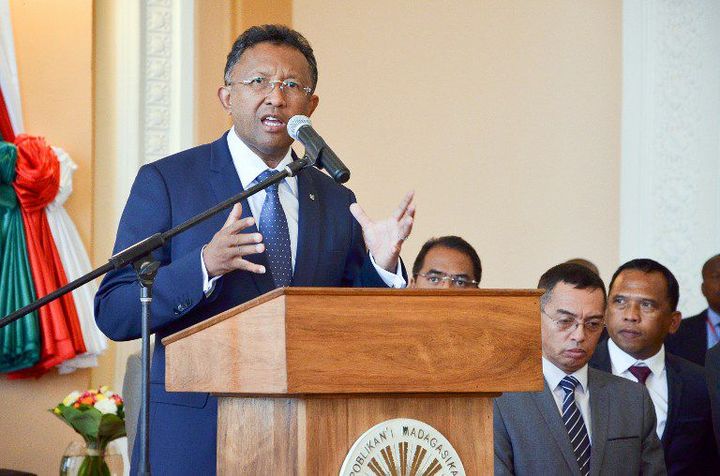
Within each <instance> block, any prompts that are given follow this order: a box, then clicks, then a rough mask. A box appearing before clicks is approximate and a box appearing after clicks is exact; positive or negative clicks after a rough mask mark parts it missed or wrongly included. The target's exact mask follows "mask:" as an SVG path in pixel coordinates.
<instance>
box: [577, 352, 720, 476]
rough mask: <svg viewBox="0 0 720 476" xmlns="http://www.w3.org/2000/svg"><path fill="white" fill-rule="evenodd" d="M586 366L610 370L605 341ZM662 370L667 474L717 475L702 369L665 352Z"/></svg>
mask: <svg viewBox="0 0 720 476" xmlns="http://www.w3.org/2000/svg"><path fill="white" fill-rule="evenodd" d="M590 366H591V367H594V368H596V369H599V370H604V371H606V372H611V371H612V370H611V369H612V366H611V363H610V352H609V351H608V343H607V341H605V342H602V343H600V344H598V346H597V348H596V349H595V353H594V354H593V356H592V359H590ZM665 368H666V369H667V380H668V412H667V415H668V416H667V422H666V423H665V430H664V431H663V435H662V440H661V441H662V445H663V450H664V451H665V464H666V466H667V470H668V474H669V475H686V474H692V475H702V474H708V475H712V474H720V462H719V461H718V455H717V452H716V451H715V438H714V437H713V431H712V419H711V416H710V401H709V398H708V391H707V386H706V384H705V374H704V372H703V369H702V367H700V366H698V365H695V364H693V363H692V362H689V361H687V360H685V359H683V358H681V357H678V356H676V355H672V354H671V353H669V352H665Z"/></svg>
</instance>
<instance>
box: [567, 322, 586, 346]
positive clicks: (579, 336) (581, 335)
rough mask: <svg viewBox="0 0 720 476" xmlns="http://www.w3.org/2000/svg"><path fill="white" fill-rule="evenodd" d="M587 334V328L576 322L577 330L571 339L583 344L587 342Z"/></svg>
mask: <svg viewBox="0 0 720 476" xmlns="http://www.w3.org/2000/svg"><path fill="white" fill-rule="evenodd" d="M586 332H587V330H586V329H585V326H584V325H582V324H579V323H577V322H576V323H575V329H573V331H572V334H570V337H572V339H573V340H574V341H575V342H583V341H584V340H585V333H586Z"/></svg>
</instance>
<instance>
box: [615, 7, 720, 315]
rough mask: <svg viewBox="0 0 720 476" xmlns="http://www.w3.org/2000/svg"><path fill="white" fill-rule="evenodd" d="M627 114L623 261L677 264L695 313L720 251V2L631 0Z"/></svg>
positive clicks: (626, 29) (626, 35)
mask: <svg viewBox="0 0 720 476" xmlns="http://www.w3.org/2000/svg"><path fill="white" fill-rule="evenodd" d="M622 114H623V117H622V165H621V191H620V193H621V197H620V259H621V261H623V262H624V261H627V260H629V259H632V258H638V257H649V258H653V259H656V260H658V261H660V262H661V263H663V264H665V265H666V266H668V267H669V268H670V269H671V270H672V271H673V273H674V274H675V276H676V277H677V279H678V281H679V282H680V306H679V308H680V310H681V311H682V312H683V313H684V314H685V315H692V314H695V313H697V312H698V311H700V310H701V309H703V308H704V307H706V305H707V304H706V302H705V300H704V298H703V296H702V294H701V292H700V282H701V276H700V270H701V267H702V265H703V263H704V262H705V260H707V258H709V257H710V256H712V255H713V254H716V253H720V2H717V1H715V0H688V1H678V0H656V1H651V2H646V1H640V0H625V2H624V3H623V113H622Z"/></svg>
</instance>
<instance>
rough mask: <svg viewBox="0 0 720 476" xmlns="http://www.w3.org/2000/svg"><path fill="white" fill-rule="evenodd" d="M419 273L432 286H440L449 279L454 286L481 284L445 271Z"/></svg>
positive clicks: (473, 286)
mask: <svg viewBox="0 0 720 476" xmlns="http://www.w3.org/2000/svg"><path fill="white" fill-rule="evenodd" d="M417 275H418V276H422V277H423V278H425V279H426V280H427V281H428V283H430V284H431V285H432V286H440V285H441V284H442V283H444V282H445V281H448V282H449V283H450V286H452V287H454V288H476V287H477V285H478V284H479V281H474V280H472V279H467V278H465V277H463V276H451V275H449V274H445V273H418V274H417Z"/></svg>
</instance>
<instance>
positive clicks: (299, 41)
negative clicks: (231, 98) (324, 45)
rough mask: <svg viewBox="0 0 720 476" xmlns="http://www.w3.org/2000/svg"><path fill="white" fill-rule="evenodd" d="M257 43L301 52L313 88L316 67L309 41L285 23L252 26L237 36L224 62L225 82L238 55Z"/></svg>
mask: <svg viewBox="0 0 720 476" xmlns="http://www.w3.org/2000/svg"><path fill="white" fill-rule="evenodd" d="M259 43H273V44H275V45H288V46H291V47H293V48H295V49H296V50H298V51H299V52H300V53H302V54H303V56H304V57H305V59H306V60H307V62H308V65H309V66H310V75H311V76H312V89H313V91H314V90H315V87H316V86H317V82H318V68H317V60H315V54H314V53H313V49H312V47H311V46H310V42H308V40H307V39H306V38H305V37H304V36H302V35H301V34H300V33H298V32H297V31H295V30H293V29H291V28H288V27H287V26H285V25H260V26H252V27H250V28H248V29H247V30H245V31H244V32H243V33H242V34H241V35H240V36H238V37H237V40H235V43H233V46H232V49H231V50H230V53H228V56H227V62H226V63H225V77H224V78H225V84H228V83H229V82H230V73H232V69H233V67H234V66H235V64H236V63H237V62H238V61H240V57H241V56H242V54H243V53H244V52H245V50H247V49H248V48H252V47H253V46H255V45H257V44H259Z"/></svg>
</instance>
